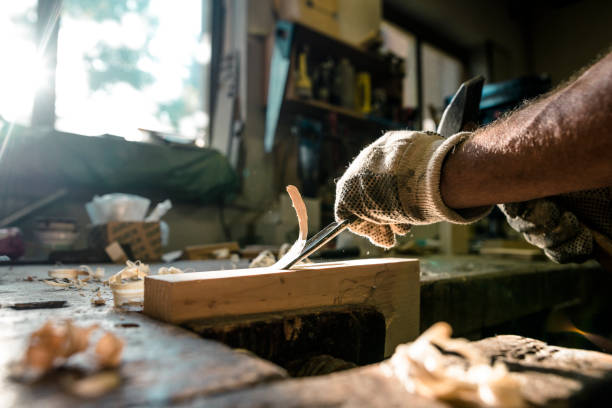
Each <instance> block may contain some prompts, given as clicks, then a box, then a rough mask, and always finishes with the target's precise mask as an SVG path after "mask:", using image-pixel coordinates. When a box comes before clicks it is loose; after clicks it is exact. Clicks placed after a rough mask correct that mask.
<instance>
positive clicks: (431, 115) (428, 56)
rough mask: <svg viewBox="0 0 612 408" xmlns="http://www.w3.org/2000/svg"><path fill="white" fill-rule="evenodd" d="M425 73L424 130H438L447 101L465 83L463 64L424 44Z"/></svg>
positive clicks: (423, 69)
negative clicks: (437, 125) (437, 126)
mask: <svg viewBox="0 0 612 408" xmlns="http://www.w3.org/2000/svg"><path fill="white" fill-rule="evenodd" d="M421 52H422V61H423V66H422V73H423V79H422V81H423V85H422V86H423V101H422V106H423V130H433V131H435V130H436V124H437V123H438V122H439V121H440V117H441V116H442V112H443V111H444V107H445V106H446V101H445V99H446V98H447V97H449V96H452V95H453V94H454V93H455V92H456V91H457V89H458V88H459V85H461V82H463V66H462V64H461V62H460V61H459V60H458V59H456V58H454V57H451V56H450V55H448V54H446V53H444V52H442V51H440V50H439V49H437V48H435V47H433V46H431V45H429V44H427V43H424V44H423V47H422V51H421Z"/></svg>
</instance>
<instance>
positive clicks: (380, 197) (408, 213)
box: [335, 131, 491, 248]
mask: <svg viewBox="0 0 612 408" xmlns="http://www.w3.org/2000/svg"><path fill="white" fill-rule="evenodd" d="M470 135H471V133H469V132H463V133H458V134H456V135H453V136H451V137H450V138H448V139H444V138H442V137H441V136H440V135H438V134H436V133H433V132H416V131H394V132H387V133H386V134H385V135H383V136H382V137H380V138H379V139H378V140H376V141H375V142H374V143H372V144H371V145H369V146H368V147H366V148H365V149H364V150H362V151H361V153H359V155H358V156H357V157H356V158H355V160H354V161H353V162H352V163H351V165H350V166H349V168H348V169H347V170H346V172H345V173H344V175H343V176H342V178H340V180H339V181H338V184H337V186H336V203H335V216H336V220H337V221H340V220H344V219H347V218H350V217H351V216H353V215H356V216H357V217H358V220H357V221H355V222H353V223H351V225H350V226H349V229H350V230H351V231H353V232H354V233H356V234H357V235H361V236H365V237H368V238H369V239H370V241H371V242H372V243H374V244H375V245H378V246H382V247H385V248H390V247H392V246H394V245H395V243H396V240H395V234H400V235H403V234H406V233H407V232H408V231H409V230H410V226H411V225H422V224H432V223H435V222H439V221H450V222H453V223H457V224H467V223H470V222H473V221H476V220H478V219H479V218H482V217H484V216H485V215H486V214H487V213H488V212H489V211H490V209H491V207H478V208H473V209H467V210H461V214H459V213H458V212H456V211H454V210H452V209H450V208H448V207H447V206H446V205H445V204H444V202H443V201H442V197H441V196H440V169H441V168H442V163H443V161H444V158H445V157H446V154H447V153H448V152H449V151H450V150H451V149H452V148H453V147H454V146H456V145H457V144H459V143H461V142H462V141H464V140H465V139H467V138H469V137H470Z"/></svg>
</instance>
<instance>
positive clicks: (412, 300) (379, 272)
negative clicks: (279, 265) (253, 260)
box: [144, 258, 420, 356]
mask: <svg viewBox="0 0 612 408" xmlns="http://www.w3.org/2000/svg"><path fill="white" fill-rule="evenodd" d="M419 296H420V281H419V262H418V260H416V259H400V258H382V259H359V260H352V261H342V262H328V263H319V264H310V265H304V266H300V267H298V268H297V269H293V270H280V271H279V270H270V269H268V268H254V269H238V270H227V271H213V272H195V273H186V274H179V275H157V276H147V277H146V278H145V299H144V313H145V314H147V315H149V316H151V317H154V318H157V319H160V320H163V321H166V322H170V323H184V322H188V321H195V320H202V319H219V318H235V317H237V316H249V315H251V316H252V315H254V314H265V313H279V312H295V311H299V310H310V311H312V310H315V311H316V310H328V309H331V308H333V307H337V306H351V305H355V306H373V307H374V308H375V309H376V310H378V311H379V312H380V313H382V314H383V316H384V317H385V323H386V327H387V331H386V335H385V356H389V355H391V354H392V353H393V351H394V349H395V346H397V345H398V344H400V343H404V342H407V341H410V340H412V339H414V338H416V336H417V335H418V331H419Z"/></svg>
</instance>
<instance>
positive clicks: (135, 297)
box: [107, 261, 149, 306]
mask: <svg viewBox="0 0 612 408" xmlns="http://www.w3.org/2000/svg"><path fill="white" fill-rule="evenodd" d="M148 274H149V265H147V264H143V263H142V262H140V261H136V262H131V261H127V262H126V267H125V268H123V269H122V270H120V271H119V272H117V273H116V274H114V275H113V276H111V277H110V278H108V281H107V283H108V285H109V286H110V288H111V291H112V292H113V301H114V302H115V306H122V305H125V304H134V303H142V302H143V300H144V277H145V276H147V275H148Z"/></svg>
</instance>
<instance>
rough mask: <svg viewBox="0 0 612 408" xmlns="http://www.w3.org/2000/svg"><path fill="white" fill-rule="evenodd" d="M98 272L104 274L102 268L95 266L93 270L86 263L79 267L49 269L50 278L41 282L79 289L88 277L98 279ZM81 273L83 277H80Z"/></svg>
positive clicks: (85, 283) (84, 284)
mask: <svg viewBox="0 0 612 408" xmlns="http://www.w3.org/2000/svg"><path fill="white" fill-rule="evenodd" d="M100 273H101V274H102V276H104V269H102V268H97V269H96V272H93V271H92V270H91V268H90V267H89V266H87V265H81V266H79V269H51V270H50V271H49V277H50V278H51V279H45V280H43V282H45V283H46V284H47V285H51V286H56V287H63V288H76V289H81V288H82V287H83V286H86V285H87V282H88V281H89V280H90V279H92V278H93V279H94V280H99V276H100ZM82 275H84V276H85V278H82V279H80V278H79V276H82ZM97 277H98V278H97Z"/></svg>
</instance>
